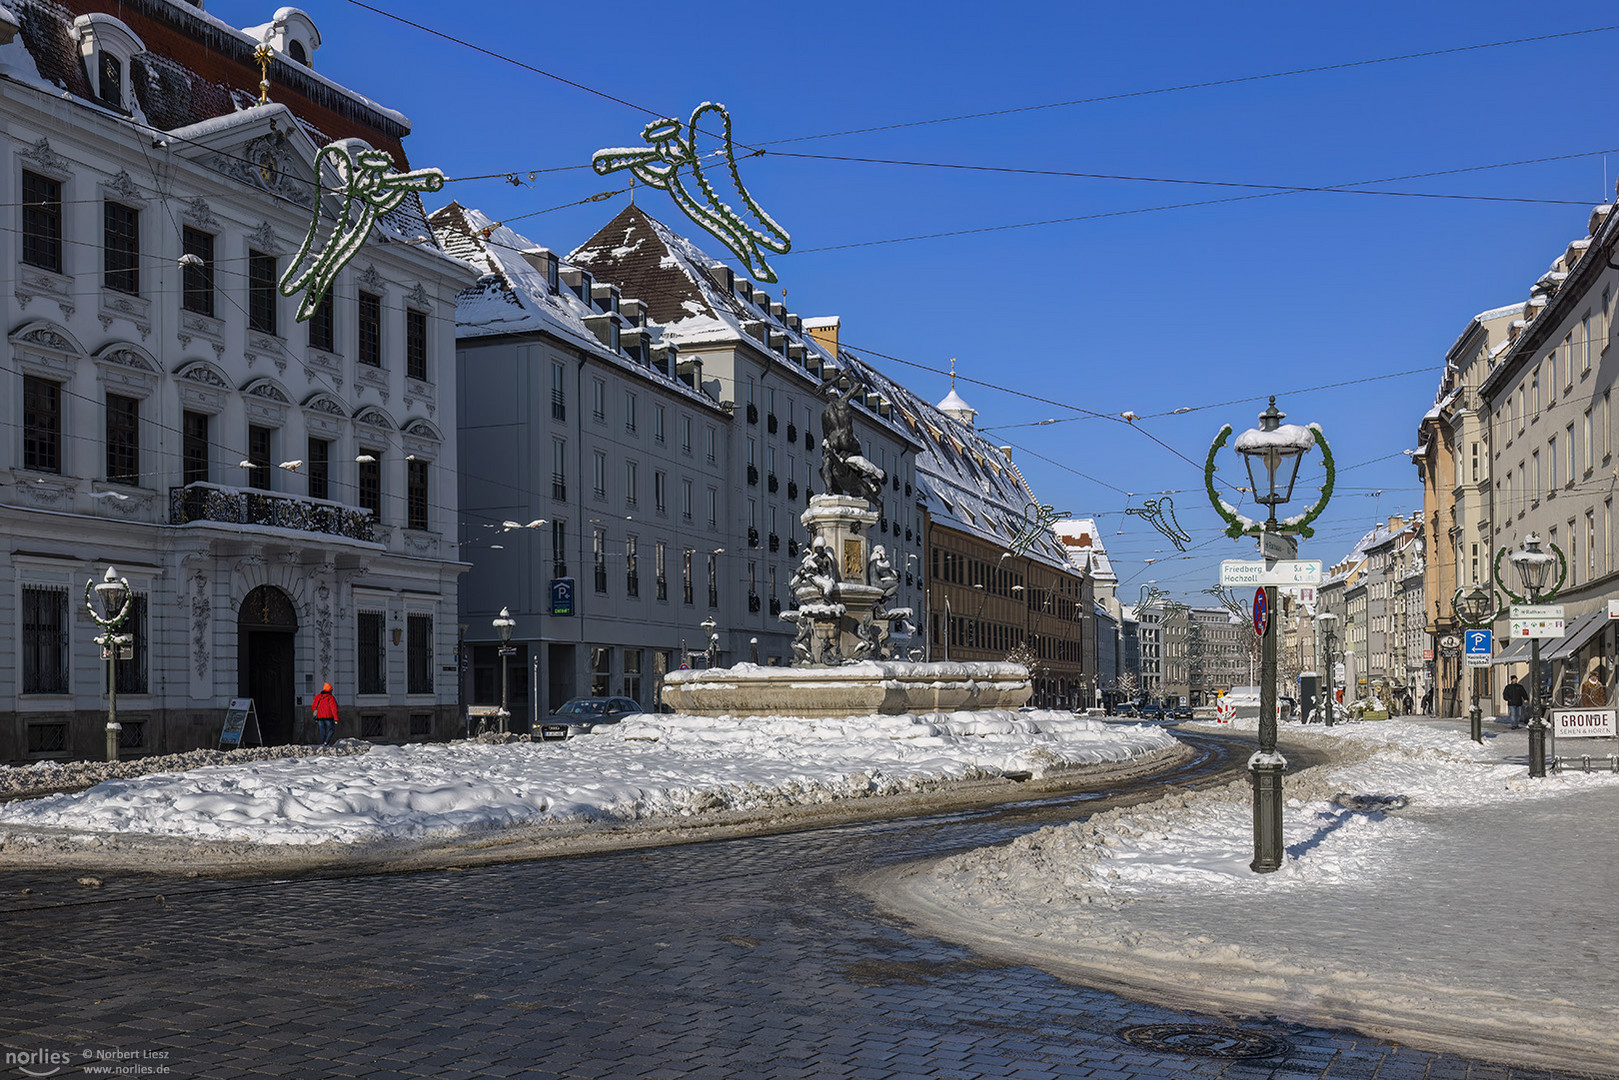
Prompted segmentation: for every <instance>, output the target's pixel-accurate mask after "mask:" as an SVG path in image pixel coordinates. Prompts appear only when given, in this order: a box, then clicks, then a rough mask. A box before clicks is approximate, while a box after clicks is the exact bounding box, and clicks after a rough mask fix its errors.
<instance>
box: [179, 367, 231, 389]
mask: <svg viewBox="0 0 1619 1080" xmlns="http://www.w3.org/2000/svg"><path fill="white" fill-rule="evenodd" d="M180 378H182V379H189V380H191V381H192V382H199V383H202V384H204V385H206V386H217V387H219V388H220V389H221V390H228V389H230V384H229V383H227V382H226V381H225V380H224V379H223V378H222V377H221V376H220V375H219V373H218V372H217V371H215V370H214V369H213V368H211V367H209V366H208V365H206V364H192V365H190V366H189V367H187V368H185V369H184V370H182V371H181V372H180Z"/></svg>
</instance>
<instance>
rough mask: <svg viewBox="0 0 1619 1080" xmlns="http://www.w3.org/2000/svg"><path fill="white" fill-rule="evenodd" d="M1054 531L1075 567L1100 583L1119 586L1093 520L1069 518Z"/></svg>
mask: <svg viewBox="0 0 1619 1080" xmlns="http://www.w3.org/2000/svg"><path fill="white" fill-rule="evenodd" d="M1052 531H1053V532H1055V533H1056V534H1057V537H1058V539H1060V540H1061V541H1062V544H1063V547H1064V548H1065V549H1066V550H1067V551H1068V559H1069V561H1070V562H1072V563H1073V564H1074V566H1075V567H1077V568H1078V569H1080V570H1082V571H1084V572H1085V573H1087V574H1089V575H1090V576H1091V577H1092V578H1094V579H1095V580H1096V581H1097V582H1098V583H1102V584H1114V585H1116V584H1118V581H1119V576H1118V574H1117V573H1116V572H1115V571H1114V569H1113V560H1112V559H1110V558H1108V554H1107V550H1106V549H1105V548H1104V547H1103V546H1102V534H1101V530H1100V529H1098V528H1097V527H1096V521H1095V519H1093V518H1068V519H1067V520H1065V521H1059V522H1057V523H1056V524H1055V525H1053V526H1052Z"/></svg>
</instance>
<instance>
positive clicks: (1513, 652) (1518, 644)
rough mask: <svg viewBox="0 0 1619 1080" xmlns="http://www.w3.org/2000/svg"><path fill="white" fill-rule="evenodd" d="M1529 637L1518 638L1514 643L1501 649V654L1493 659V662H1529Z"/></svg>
mask: <svg viewBox="0 0 1619 1080" xmlns="http://www.w3.org/2000/svg"><path fill="white" fill-rule="evenodd" d="M1529 648H1530V645H1529V639H1528V638H1517V639H1515V640H1514V641H1513V642H1512V644H1510V645H1508V646H1507V647H1506V648H1505V649H1503V650H1502V651H1501V655H1500V656H1497V657H1496V658H1495V659H1494V660H1491V661H1490V663H1492V664H1527V663H1528V662H1529Z"/></svg>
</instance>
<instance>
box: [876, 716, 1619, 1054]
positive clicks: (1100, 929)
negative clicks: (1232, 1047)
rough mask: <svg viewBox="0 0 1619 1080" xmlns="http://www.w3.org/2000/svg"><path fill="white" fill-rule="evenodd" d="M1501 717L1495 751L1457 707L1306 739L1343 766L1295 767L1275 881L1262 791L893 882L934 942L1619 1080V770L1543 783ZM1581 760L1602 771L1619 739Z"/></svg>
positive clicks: (1024, 845) (1095, 825) (884, 887)
mask: <svg viewBox="0 0 1619 1080" xmlns="http://www.w3.org/2000/svg"><path fill="white" fill-rule="evenodd" d="M1248 726H1249V727H1250V728H1251V727H1252V726H1253V724H1252V722H1250V723H1249V724H1248ZM1486 728H1487V737H1486V739H1485V741H1484V743H1483V744H1482V745H1475V744H1474V743H1472V742H1471V741H1470V740H1469V739H1468V737H1467V725H1466V722H1465V721H1458V720H1437V721H1436V720H1421V719H1417V720H1392V721H1386V722H1377V723H1352V724H1346V725H1340V726H1338V727H1335V728H1332V729H1324V728H1319V727H1311V728H1310V729H1308V730H1309V733H1310V735H1311V736H1312V737H1315V738H1319V739H1322V740H1332V741H1334V742H1336V743H1338V744H1340V757H1341V763H1340V764H1337V765H1333V766H1324V767H1322V768H1319V769H1315V770H1311V771H1309V772H1306V773H1302V774H1298V775H1294V776H1290V777H1289V778H1288V780H1287V782H1286V785H1285V788H1284V790H1285V793H1286V795H1287V797H1288V802H1287V809H1286V819H1285V821H1286V824H1285V828H1286V844H1287V853H1286V861H1285V863H1284V865H1283V866H1282V868H1281V870H1280V871H1278V872H1276V873H1274V874H1269V875H1257V874H1254V873H1252V872H1251V871H1250V870H1249V869H1248V865H1247V864H1248V861H1249V859H1250V858H1251V857H1252V833H1251V828H1252V810H1251V801H1250V798H1251V795H1250V788H1249V784H1248V782H1247V781H1246V780H1243V781H1240V782H1237V783H1235V784H1233V785H1231V786H1229V787H1228V788H1225V789H1223V790H1214V791H1208V792H1202V793H1196V794H1191V795H1187V794H1184V793H1182V794H1171V795H1169V796H1168V797H1166V798H1164V799H1162V800H1159V801H1157V802H1154V803H1151V804H1147V805H1145V806H1141V807H1135V808H1131V809H1126V810H1120V811H1112V812H1108V813H1105V814H1100V815H1097V816H1096V817H1093V818H1091V819H1089V820H1087V821H1084V822H1080V823H1075V824H1070V825H1063V826H1054V827H1050V828H1046V829H1043V830H1040V831H1039V832H1036V833H1032V834H1029V835H1027V836H1024V837H1021V838H1019V839H1018V840H1016V841H1014V842H1012V843H1010V844H1008V845H1005V846H1002V847H996V848H988V849H980V850H977V851H973V852H970V853H967V854H964V855H960V856H957V857H954V858H950V859H946V860H943V861H941V862H939V863H937V864H932V865H930V866H928V867H927V868H926V869H925V870H922V871H916V870H914V869H908V870H906V871H904V872H901V873H898V874H892V875H888V876H886V877H885V878H883V879H882V880H880V881H876V882H874V883H873V884H872V888H873V890H874V891H875V892H876V893H877V895H879V896H880V897H881V898H882V900H883V902H884V903H885V904H887V905H888V906H889V907H890V908H891V910H893V911H895V912H896V913H899V914H901V915H903V916H905V917H907V918H910V919H913V920H915V921H916V922H917V923H918V924H919V925H921V926H922V927H923V928H924V929H926V930H928V931H929V932H933V933H937V934H939V935H940V936H943V937H946V938H948V939H951V940H956V941H961V942H963V943H966V944H970V945H972V946H974V947H975V948H978V949H980V950H982V951H986V952H989V953H991V954H994V955H998V956H1001V957H1004V958H1007V959H1018V960H1024V961H1028V962H1033V963H1036V964H1038V965H1040V966H1044V967H1047V968H1048V969H1050V970H1053V971H1056V972H1058V973H1060V974H1065V975H1069V976H1071V977H1074V978H1076V979H1077V980H1079V981H1086V982H1089V983H1090V984H1092V985H1104V986H1106V985H1117V986H1122V987H1127V988H1131V989H1132V990H1133V992H1136V993H1141V994H1142V995H1143V996H1146V997H1149V998H1150V999H1152V1000H1155V1001H1168V1002H1170V1003H1181V1004H1184V1005H1186V1006H1188V1007H1196V1008H1201V1009H1206V1010H1211V1011H1216V1012H1220V1011H1225V1012H1229V1013H1237V1014H1245V1015H1267V1014H1274V1015H1277V1016H1279V1017H1282V1018H1283V1019H1295V1020H1299V1021H1301V1022H1314V1023H1338V1024H1347V1025H1351V1026H1355V1027H1358V1028H1360V1029H1361V1030H1366V1031H1369V1032H1372V1033H1375V1034H1381V1035H1384V1036H1386V1037H1391V1038H1395V1039H1403V1040H1406V1041H1410V1042H1411V1043H1413V1044H1414V1045H1419V1046H1429V1047H1438V1048H1449V1049H1453V1050H1462V1051H1465V1052H1470V1053H1480V1052H1484V1051H1483V1047H1484V1046H1485V1045H1488V1046H1489V1049H1488V1051H1487V1052H1486V1056H1500V1057H1502V1058H1504V1059H1506V1060H1518V1061H1522V1062H1529V1063H1538V1064H1547V1063H1552V1062H1556V1063H1559V1064H1562V1065H1564V1066H1566V1067H1570V1068H1583V1069H1597V1070H1599V1071H1604V1072H1606V1071H1612V1070H1616V1069H1619V1028H1616V1024H1615V1021H1616V1020H1619V1011H1616V1008H1615V1002H1616V1001H1619V970H1616V967H1615V965H1614V964H1613V963H1612V960H1611V955H1612V947H1613V941H1614V935H1613V903H1612V898H1613V896H1614V894H1615V890H1616V886H1619V868H1616V866H1615V863H1614V860H1613V858H1612V843H1611V840H1612V821H1613V820H1614V817H1615V816H1616V815H1619V775H1615V774H1613V773H1612V772H1608V771H1593V772H1591V773H1584V772H1566V773H1564V774H1562V775H1557V776H1552V777H1548V778H1546V779H1540V780H1531V779H1530V778H1529V777H1528V775H1527V768H1526V765H1525V761H1526V757H1525V755H1526V733H1525V732H1522V731H1508V730H1506V729H1505V728H1504V727H1503V726H1502V725H1500V724H1498V723H1495V722H1493V721H1492V722H1488V723H1487V724H1486ZM1298 730H1299V729H1298V728H1296V727H1292V726H1289V727H1288V728H1287V729H1286V731H1287V733H1288V734H1293V733H1295V732H1298ZM1560 750H1561V752H1562V753H1564V754H1572V755H1574V756H1575V757H1576V758H1577V757H1578V755H1579V754H1581V753H1592V754H1593V755H1595V756H1596V759H1597V760H1596V764H1598V765H1601V766H1602V768H1603V769H1604V770H1605V769H1606V768H1607V762H1606V761H1605V760H1603V758H1602V755H1605V754H1608V753H1612V752H1613V747H1612V745H1611V743H1609V742H1606V741H1594V742H1587V743H1586V744H1585V746H1583V747H1582V746H1579V745H1567V744H1565V746H1564V747H1562V748H1560Z"/></svg>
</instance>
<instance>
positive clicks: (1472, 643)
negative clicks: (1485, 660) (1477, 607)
mask: <svg viewBox="0 0 1619 1080" xmlns="http://www.w3.org/2000/svg"><path fill="white" fill-rule="evenodd" d="M1490 636H1491V632H1490V631H1489V630H1469V631H1468V632H1467V642H1466V644H1465V645H1464V646H1463V651H1464V652H1465V653H1466V654H1467V655H1468V656H1489V655H1490V652H1491V641H1490Z"/></svg>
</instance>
